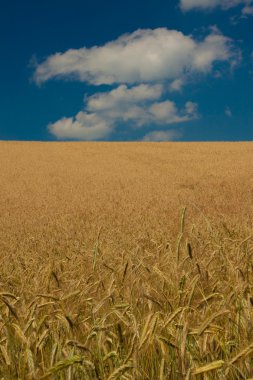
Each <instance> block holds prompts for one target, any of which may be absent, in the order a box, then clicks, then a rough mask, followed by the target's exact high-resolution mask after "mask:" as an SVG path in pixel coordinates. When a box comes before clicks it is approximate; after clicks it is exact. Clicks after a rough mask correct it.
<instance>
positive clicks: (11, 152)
mask: <svg viewBox="0 0 253 380" xmlns="http://www.w3.org/2000/svg"><path fill="white" fill-rule="evenodd" d="M252 162H253V143H250V142H249V143H62V142H61V143H39V142H36V143H35V142H0V265H1V272H0V273H1V276H0V379H2V380H15V379H19V380H21V379H22V380H29V379H57V380H58V379H59V380H72V379H76V380H78V379H87V380H88V379H92V380H93V379H94V380H95V379H98V380H113V379H114V380H115V379H122V380H130V379H136V380H139V379H140V380H149V379H150V380H165V379H172V380H174V379H196V380H198V379H203V380H209V379H214V380H216V379H217V380H220V379H221V380H225V379H228V380H235V379H252V378H253V229H252V227H253V223H252V215H253V165H252Z"/></svg>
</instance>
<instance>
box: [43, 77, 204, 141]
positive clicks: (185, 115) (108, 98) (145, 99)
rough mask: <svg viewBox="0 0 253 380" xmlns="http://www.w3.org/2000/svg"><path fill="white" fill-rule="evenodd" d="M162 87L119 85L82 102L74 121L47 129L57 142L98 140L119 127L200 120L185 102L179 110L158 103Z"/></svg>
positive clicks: (62, 121) (194, 106) (170, 104)
mask: <svg viewBox="0 0 253 380" xmlns="http://www.w3.org/2000/svg"><path fill="white" fill-rule="evenodd" d="M162 95H163V87H162V86H161V85H143V84H142V85H139V86H134V87H132V88H128V87H127V86H126V85H121V86H119V87H117V88H116V89H113V90H111V91H109V92H103V93H97V94H95V95H92V96H90V97H87V98H86V99H85V101H86V104H85V107H84V109H83V110H82V111H80V112H79V113H78V114H77V115H76V116H75V117H74V118H62V119H60V120H58V121H57V122H55V123H53V124H50V125H49V131H50V132H51V133H52V134H53V135H54V136H56V137H57V138H59V139H79V140H100V139H104V138H107V137H108V136H110V134H111V133H112V132H113V131H114V130H115V129H116V128H117V126H118V125H121V124H125V125H127V127H128V128H129V127H132V128H136V127H139V128H140V127H145V126H148V125H153V126H154V127H155V126H157V125H159V126H161V125H163V126H164V125H169V124H175V123H182V122H186V121H189V120H193V119H196V118H198V117H199V115H198V112H197V104H196V103H193V102H190V101H189V102H186V104H185V106H184V107H183V108H182V109H179V108H178V107H177V106H176V104H175V103H174V102H172V101H170V100H165V101H162V100H161V96H162Z"/></svg>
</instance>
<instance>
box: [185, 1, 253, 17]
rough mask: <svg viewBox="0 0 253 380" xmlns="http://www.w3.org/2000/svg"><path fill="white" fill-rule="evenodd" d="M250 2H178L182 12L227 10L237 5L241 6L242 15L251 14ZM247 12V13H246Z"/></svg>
mask: <svg viewBox="0 0 253 380" xmlns="http://www.w3.org/2000/svg"><path fill="white" fill-rule="evenodd" d="M251 3H252V0H180V7H181V9H182V10H183V11H190V10H192V9H196V10H211V9H214V8H216V7H220V8H222V9H223V10H227V9H230V8H233V7H236V6H238V5H243V6H244V7H243V9H242V13H244V14H252V13H251V9H250V8H251V7H250V4H251ZM247 12H248V13H247Z"/></svg>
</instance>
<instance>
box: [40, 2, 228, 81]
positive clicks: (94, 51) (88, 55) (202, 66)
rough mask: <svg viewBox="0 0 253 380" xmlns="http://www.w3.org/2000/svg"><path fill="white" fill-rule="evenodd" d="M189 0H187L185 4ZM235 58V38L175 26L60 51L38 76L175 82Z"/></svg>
mask: <svg viewBox="0 0 253 380" xmlns="http://www.w3.org/2000/svg"><path fill="white" fill-rule="evenodd" d="M188 1H189V0H188ZM188 1H187V0H183V3H182V4H183V6H184V7H185V6H186V5H187V3H188ZM195 1H197V0H195ZM201 2H202V0H201ZM190 3H191V4H194V0H191V1H190ZM207 3H208V2H207ZM188 5H189V4H188ZM188 8H189V7H188ZM189 9H190V8H189ZM233 56H234V49H233V46H232V43H231V40H230V39H229V38H227V37H225V36H223V35H222V34H221V33H219V32H218V31H217V30H212V31H211V34H209V35H208V36H207V37H206V38H204V39H202V40H196V39H194V38H193V37H192V36H187V35H184V34H183V33H181V32H179V31H176V30H168V29H166V28H158V29H141V30H137V31H135V32H133V33H132V34H125V35H123V36H121V37H119V38H118V39H116V40H115V41H112V42H108V43H106V44H105V45H103V46H94V47H91V48H85V47H84V48H81V49H70V50H68V51H66V52H64V53H56V54H54V55H52V56H50V57H48V58H47V59H46V60H45V61H44V62H42V63H41V64H38V65H37V67H36V70H35V74H34V79H35V81H36V82H37V83H38V84H40V83H43V82H45V81H47V80H49V79H52V78H73V79H76V80H79V81H84V82H88V83H91V84H94V85H100V84H110V85H111V84H115V83H128V84H137V83H147V82H162V81H165V80H169V81H174V80H175V79H180V78H182V77H185V76H187V75H188V74H193V73H196V72H210V71H211V70H212V67H213V65H214V64H215V63H216V62H224V61H229V60H230V59H232V57H233Z"/></svg>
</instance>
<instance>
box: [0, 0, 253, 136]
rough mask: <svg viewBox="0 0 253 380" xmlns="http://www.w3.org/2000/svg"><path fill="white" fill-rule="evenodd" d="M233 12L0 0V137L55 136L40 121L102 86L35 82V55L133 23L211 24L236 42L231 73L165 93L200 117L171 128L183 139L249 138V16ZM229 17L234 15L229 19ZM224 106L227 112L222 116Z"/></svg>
mask: <svg viewBox="0 0 253 380" xmlns="http://www.w3.org/2000/svg"><path fill="white" fill-rule="evenodd" d="M239 15H240V8H239V7H238V8H233V9H231V10H229V11H226V12H225V11H221V10H216V11H214V12H208V13H204V12H201V13H200V12H188V13H187V14H184V13H182V12H181V11H180V9H179V4H178V1H172V0H145V1H144V0H139V1H136V0H127V1H118V0H117V1H116V0H108V1H105V0H99V1H98V0H89V1H86V0H71V1H70V0H43V1H42V0H38V1H34V0H23V1H20V0H15V1H13V0H2V1H1V5H0V46H1V60H0V140H43V141H47V140H48V141H52V140H55V138H54V137H53V136H52V135H50V134H49V132H48V130H47V125H48V124H49V123H50V122H55V121H56V120H58V119H60V118H62V117H63V116H66V117H71V116H74V115H75V114H76V113H77V112H78V111H79V110H80V109H81V108H82V106H83V98H84V94H88V95H90V94H93V93H94V92H95V91H101V89H103V88H107V87H106V86H101V87H94V86H90V85H87V84H85V83H79V82H77V81H73V82H71V81H59V80H56V81H55V80H52V81H49V82H46V83H45V84H43V85H42V86H41V87H39V86H37V85H36V84H35V83H34V82H33V81H32V80H31V78H32V75H33V72H34V68H33V67H32V62H33V61H34V60H35V59H36V60H38V62H41V61H42V60H44V59H45V58H46V57H48V56H49V55H51V54H54V53H56V52H63V51H66V50H68V49H70V48H80V47H83V46H86V47H91V46H94V45H103V44H104V43H106V42H108V41H110V40H114V39H116V38H117V37H118V36H120V35H122V34H124V33H126V32H129V33H130V32H133V31H135V30H136V29H139V28H142V29H145V28H152V29H153V28H157V27H166V28H168V29H176V30H179V31H182V32H183V33H184V34H193V35H194V36H195V37H196V36H198V35H203V34H205V32H206V30H207V27H208V26H211V25H217V27H218V28H219V29H220V30H221V32H222V33H223V34H224V35H225V36H228V37H231V38H232V39H233V40H234V41H235V43H236V44H237V45H238V47H240V49H241V51H242V61H241V64H240V65H239V66H238V67H237V68H236V69H235V70H234V72H229V69H228V68H227V70H225V71H224V72H223V75H222V77H221V78H214V77H212V76H210V75H208V76H205V77H203V78H201V79H199V80H197V81H196V82H193V83H191V84H188V85H187V86H186V87H185V88H184V90H183V92H182V93H180V94H177V93H173V94H171V96H170V99H171V100H173V101H175V102H176V103H177V104H178V105H179V106H180V104H184V103H185V102H186V101H187V100H189V99H190V100H191V101H194V102H196V103H198V104H199V113H200V114H201V118H200V119H198V120H195V121H191V122H188V123H184V124H178V125H176V126H175V128H177V129H179V130H182V132H183V137H182V139H181V140H182V141H193V140H195V141H208V140H209V141H216V140H218V141H226V140H230V141H237V140H252V139H253V87H252V81H253V59H252V58H251V53H252V52H253V39H252V35H253V17H250V16H249V17H248V18H247V19H239ZM232 16H236V17H238V23H237V24H235V25H233V24H232V23H231V21H230V18H231V17H232ZM107 89H108V88H107ZM226 107H229V108H230V109H231V112H232V117H228V116H226V115H225V112H224V111H225V108H226ZM172 127H173V126H172ZM170 128H171V126H170ZM116 132H117V133H116ZM116 132H115V134H114V135H113V136H111V138H110V139H111V140H126V141H129V140H140V139H141V138H142V136H143V131H141V130H138V129H136V130H131V131H130V130H127V129H126V126H125V127H124V128H120V129H119V130H118V131H116Z"/></svg>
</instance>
